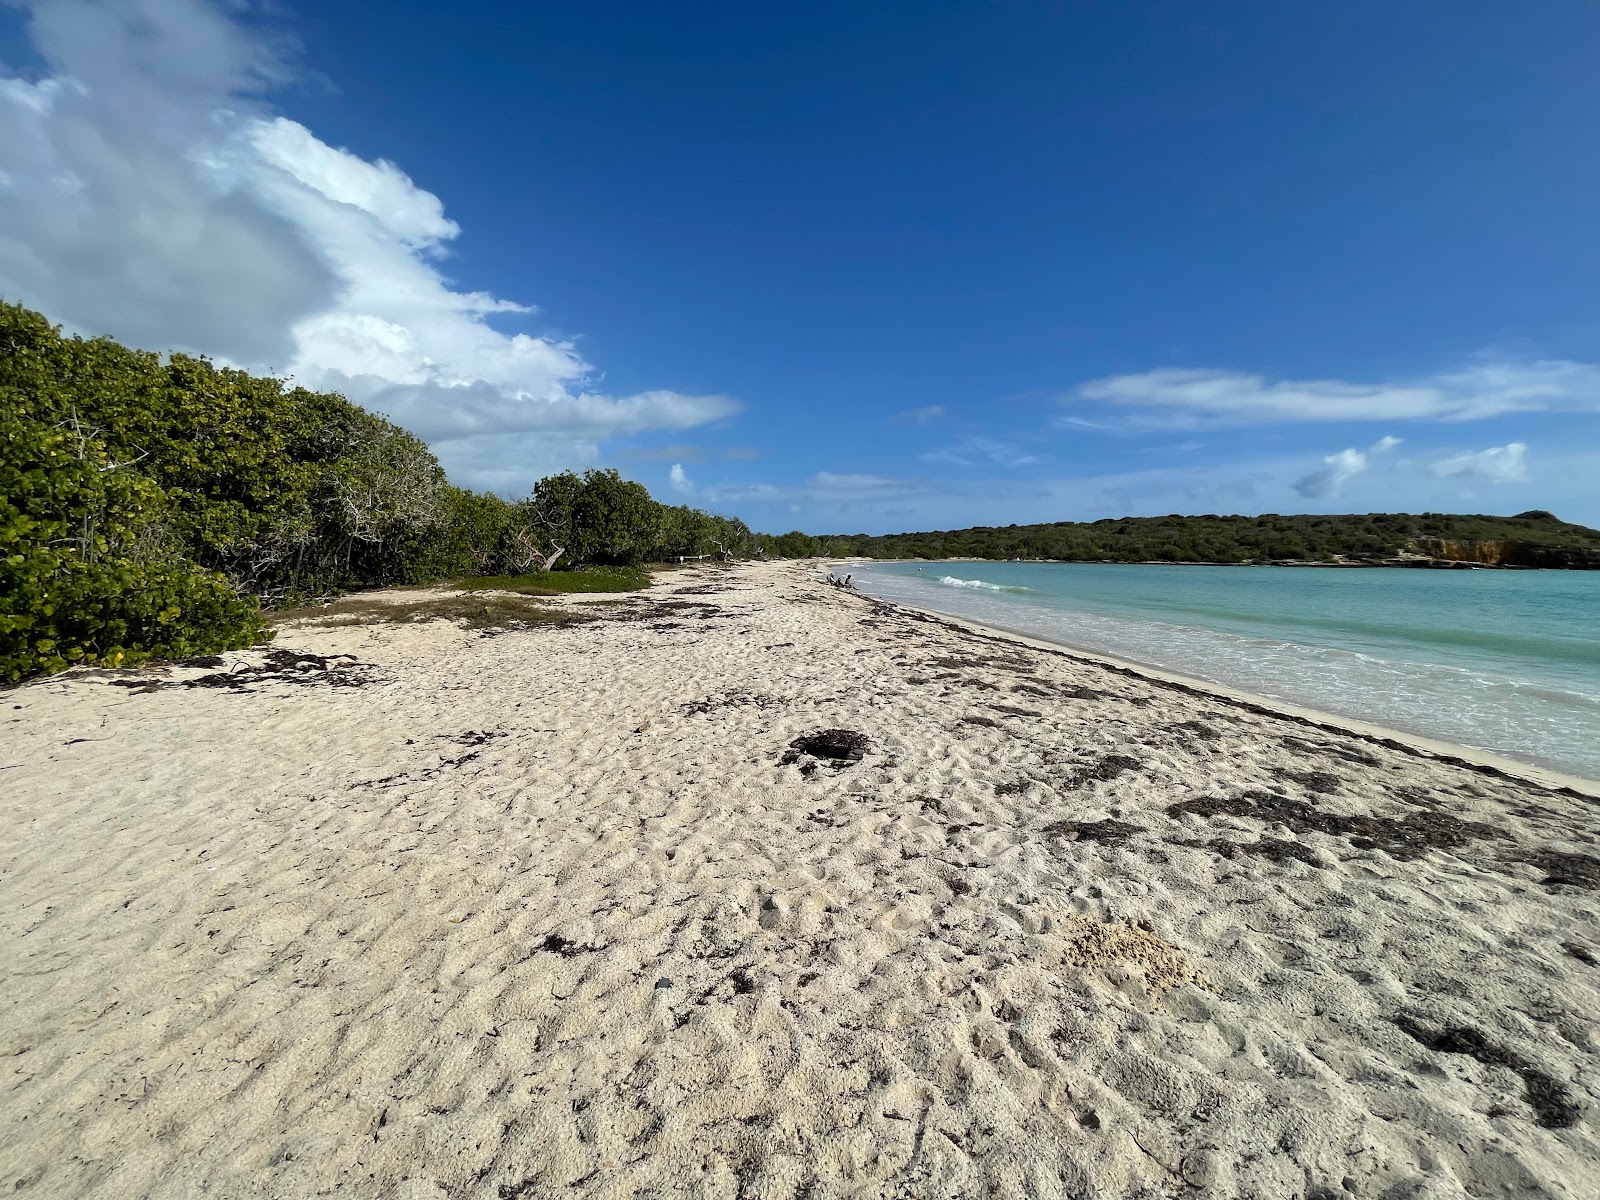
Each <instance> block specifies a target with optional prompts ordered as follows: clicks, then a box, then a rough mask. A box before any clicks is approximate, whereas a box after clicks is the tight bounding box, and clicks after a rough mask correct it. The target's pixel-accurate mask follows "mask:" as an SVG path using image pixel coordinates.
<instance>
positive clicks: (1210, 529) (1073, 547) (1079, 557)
mask: <svg viewBox="0 0 1600 1200" xmlns="http://www.w3.org/2000/svg"><path fill="white" fill-rule="evenodd" d="M802 539H805V535H803V534H786V535H784V537H783V538H782V539H778V540H779V542H780V543H782V544H784V545H785V546H786V548H787V550H788V551H789V552H790V553H798V552H799V551H800V550H802V549H803V548H804V547H803V545H802ZM808 540H809V543H810V544H811V546H812V552H813V553H817V554H825V555H834V556H839V557H843V556H847V555H862V556H865V557H869V558H988V559H1007V558H1037V559H1051V560H1057V561H1064V562H1212V563H1252V562H1333V561H1339V560H1344V561H1353V562H1367V563H1391V562H1405V561H1414V562H1416V563H1418V564H1419V565H1420V564H1422V563H1423V562H1425V561H1427V560H1434V561H1464V562H1471V563H1481V564H1485V565H1492V566H1529V567H1564V568H1578V569H1600V530H1594V529H1589V528H1587V527H1586V526H1583V525H1572V524H1568V523H1567V522H1565V521H1561V520H1558V519H1557V518H1556V517H1554V516H1553V515H1551V514H1550V513H1547V512H1542V511H1535V512H1526V513H1521V514H1519V515H1517V516H1514V517H1493V516H1455V515H1450V514H1446V513H1422V514H1420V515H1411V514H1407V513H1367V514H1351V515H1346V516H1279V515H1277V514H1275V513H1268V514H1266V515H1264V516H1259V517H1242V516H1214V515H1206V516H1196V517H1184V516H1176V515H1174V516H1168V517H1121V518H1117V519H1107V520H1103V521H1088V522H1078V521H1057V522H1054V523H1051V524H1048V525H1006V526H998V527H997V526H983V525H980V526H975V527H973V528H971V529H957V530H938V531H934V532H930V533H896V534H886V535H882V536H873V535H868V534H853V535H841V536H832V537H821V538H811V539H808Z"/></svg>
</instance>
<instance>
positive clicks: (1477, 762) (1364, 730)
mask: <svg viewBox="0 0 1600 1200" xmlns="http://www.w3.org/2000/svg"><path fill="white" fill-rule="evenodd" d="M825 561H826V563H828V564H833V563H861V564H863V565H870V564H873V563H878V562H915V561H922V562H941V561H942V562H984V561H994V560H985V559H921V560H917V559H828V560H825ZM1039 561H1045V560H1039ZM1052 561H1053V560H1052ZM1108 565H1117V566H1243V565H1247V564H1242V563H1204V564H1201V563H1193V564H1190V563H1118V564H1108ZM1259 565H1263V566H1265V565H1273V564H1259ZM1317 565H1332V564H1317ZM819 569H827V567H823V568H819ZM1516 569H1519V570H1520V569H1523V568H1516ZM1527 569H1529V570H1533V569H1537V568H1527ZM857 594H858V595H860V596H864V597H867V598H868V599H870V600H872V601H874V602H876V603H879V604H889V605H894V606H896V607H901V608H905V609H909V610H911V611H913V612H919V613H924V614H926V615H929V616H932V617H936V618H938V619H939V620H942V621H949V622H951V623H952V624H954V625H957V626H960V627H963V628H968V629H972V630H975V631H979V632H994V633H1000V634H1003V635H1004V636H1005V637H1008V638H1015V639H1017V640H1018V641H1021V642H1024V643H1027V644H1029V645H1031V646H1034V647H1035V648H1038V649H1043V650H1052V651H1055V652H1057V653H1064V654H1067V655H1068V656H1069V657H1079V658H1082V659H1083V660H1084V661H1087V662H1094V663H1099V664H1101V665H1103V666H1107V667H1110V668H1112V669H1116V670H1122V671H1127V672H1129V673H1131V674H1133V675H1136V676H1139V677H1142V678H1147V679H1150V680H1153V681H1159V682H1162V683H1165V684H1168V685H1171V686H1175V687H1180V688H1185V689H1188V690H1190V691H1193V692H1196V693H1200V694H1207V695H1214V696H1217V697H1218V698H1219V699H1224V700H1227V701H1229V702H1231V703H1235V704H1241V705H1244V706H1247V707H1253V708H1255V709H1256V710H1258V711H1260V712H1263V713H1276V714H1279V715H1281V716H1284V717H1287V718H1289V719H1291V720H1296V721H1301V722H1304V723H1306V724H1309V725H1314V726H1317V727H1319V728H1324V729H1328V730H1331V731H1338V732H1346V733H1350V734H1352V735H1354V736H1359V737H1362V738H1364V739H1366V740H1368V741H1374V742H1379V743H1381V742H1385V741H1389V742H1394V743H1398V744H1401V745H1404V746H1406V747H1407V748H1409V749H1410V750H1412V751H1413V752H1415V753H1417V754H1420V755H1424V756H1426V757H1430V758H1435V759H1439V760H1441V761H1446V762H1454V763H1458V764H1462V765H1466V766H1469V767H1472V768H1474V769H1483V770H1487V771H1494V772H1497V773H1499V774H1501V775H1504V776H1506V777H1508V778H1511V779H1516V780H1524V781H1527V782H1529V783H1533V784H1535V785H1537V786H1540V787H1547V788H1553V789H1558V790H1566V791H1569V792H1571V793H1572V794H1574V795H1582V796H1586V797H1588V798H1590V799H1597V800H1600V780H1597V779H1590V778H1588V777H1586V776H1582V775H1576V774H1573V773H1572V772H1570V771H1561V770H1557V769H1556V768H1554V767H1546V766H1542V765H1540V764H1538V763H1530V762H1525V761H1523V760H1522V759H1518V758H1512V757H1510V756H1508V755H1504V754H1496V753H1494V752H1493V751H1492V750H1483V749H1480V748H1478V747H1476V746H1467V745H1464V744H1462V743H1459V742H1452V741H1447V740H1445V739H1443V738H1435V737H1431V736H1429V735H1428V734H1424V733H1416V732H1413V731H1411V730H1406V729H1395V728H1393V727H1391V726H1388V725H1384V724H1381V723H1380V722H1377V721H1370V720H1366V719H1364V718H1361V717H1352V716H1346V715H1344V714H1342V713H1333V712H1328V711H1326V710H1324V709H1319V708H1313V707H1311V706H1309V705H1304V704H1298V703H1296V702H1295V701H1293V700H1285V699H1279V698H1277V697H1273V696H1263V695H1261V694H1260V693H1259V692H1251V691H1248V690H1246V689H1243V688H1236V687H1233V686H1231V685H1229V684H1225V683H1217V682H1214V681H1212V680H1209V679H1202V678H1199V677H1198V676H1194V675H1185V674H1183V673H1182V672H1178V671H1172V670H1169V669H1168V668H1165V667H1161V666H1158V665H1156V664H1154V663H1147V662H1143V661H1141V660H1138V659H1131V658H1123V657H1121V656H1120V655H1115V654H1108V653H1106V652H1105V651H1102V650H1095V649H1091V648H1089V647H1087V646H1079V645H1076V644H1074V643H1072V642H1066V641H1055V640H1053V639H1051V638H1045V637H1041V636H1039V635H1038V634H1033V633H1028V632H1026V631H1023V630H1020V629H1014V628H1011V627H1010V626H1006V625H1000V624H989V623H985V622H980V621H973V620H971V619H969V618H966V617H958V616H955V615H953V614H950V613H946V612H942V611H940V610H939V609H935V608H922V607H920V606H918V605H915V604H911V603H908V602H906V601H901V600H886V599H884V598H883V597H881V596H876V595H873V594H872V593H871V592H868V591H858V592H857Z"/></svg>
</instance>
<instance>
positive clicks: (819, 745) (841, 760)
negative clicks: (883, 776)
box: [778, 729, 872, 773]
mask: <svg viewBox="0 0 1600 1200" xmlns="http://www.w3.org/2000/svg"><path fill="white" fill-rule="evenodd" d="M870 749H872V740H871V739H870V738H869V737H867V735H866V734H864V733H858V732H857V731H856V730H854V729H822V730H819V731H817V732H816V733H807V734H802V735H801V736H800V737H797V738H795V739H794V741H792V742H790V743H789V749H787V750H785V751H784V753H783V757H782V758H780V759H779V760H778V765H779V766H785V767H786V766H788V765H790V764H791V763H797V762H800V761H801V759H802V758H804V757H807V756H809V757H811V758H813V759H822V760H824V761H826V762H827V764H828V765H829V766H830V767H832V768H833V769H834V770H835V771H842V770H844V769H845V768H846V767H849V766H851V765H853V764H855V763H858V762H860V761H861V760H862V758H864V757H865V756H866V753H867V751H868V750H870ZM806 765H808V764H804V763H802V765H801V770H802V771H805V768H806ZM809 765H810V767H811V770H813V771H814V770H816V764H815V763H812V764H809ZM807 773H809V772H807Z"/></svg>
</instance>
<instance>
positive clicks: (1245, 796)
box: [1167, 790, 1505, 861]
mask: <svg viewBox="0 0 1600 1200" xmlns="http://www.w3.org/2000/svg"><path fill="white" fill-rule="evenodd" d="M1185 814H1191V815H1194V816H1198V817H1217V816H1229V817H1251V818H1254V819H1255V820H1258V821H1263V822H1265V823H1266V824H1268V825H1284V826H1287V827H1288V828H1289V829H1292V830H1293V831H1294V832H1295V833H1302V834H1303V833H1327V834H1332V835H1333V836H1335V837H1347V838H1349V839H1350V844H1351V845H1353V846H1354V847H1355V848H1356V849H1358V850H1381V851H1383V852H1384V853H1385V854H1387V855H1389V856H1390V857H1391V858H1397V859H1400V860H1402V861H1409V860H1412V859H1417V858H1421V857H1422V856H1423V855H1424V854H1426V853H1427V852H1428V851H1430V850H1459V849H1460V848H1461V847H1463V846H1467V845H1470V844H1471V843H1473V842H1476V841H1481V840H1484V839H1488V838H1504V837H1505V834H1503V833H1502V832H1501V831H1500V830H1498V829H1496V828H1495V827H1494V826H1492V825H1486V824H1484V823H1483V822H1482V821H1463V820H1460V819H1459V818H1457V817H1452V816H1448V815H1446V814H1445V813H1439V812H1415V813H1411V814H1410V815H1408V816H1406V817H1403V818H1395V817H1374V816H1368V815H1365V814H1361V815H1356V816H1340V815H1339V814H1337V813H1329V812H1324V811H1322V810H1321V809H1319V808H1317V807H1315V806H1314V805H1312V804H1310V803H1308V802H1306V801H1304V800H1295V799H1292V798H1291V797H1289V796H1285V795H1282V794H1281V793H1278V792H1266V791H1259V790H1252V791H1246V792H1242V793H1240V794H1239V795H1237V796H1232V797H1220V796H1198V797H1196V798H1194V799H1192V800H1180V801H1179V802H1178V803H1176V804H1171V805H1168V806H1167V815H1168V816H1173V817H1179V816H1183V815H1185Z"/></svg>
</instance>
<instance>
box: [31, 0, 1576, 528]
mask: <svg viewBox="0 0 1600 1200" xmlns="http://www.w3.org/2000/svg"><path fill="white" fill-rule="evenodd" d="M1597 52H1600V10H1597V9H1596V8H1595V7H1594V5H1593V4H1592V3H1587V2H1585V3H1578V2H1576V0H1574V2H1570V3H1569V2H1567V0H1542V2H1541V3H1540V4H1537V5H1526V6H1524V5H1515V6H1514V5H1511V4H1507V3H1494V4H1489V3H1478V2H1473V0H1450V2H1445V0H1437V2H1434V0H1429V2H1408V0H1388V2H1386V3H1382V4H1379V3H1367V2H1365V0H1354V2H1349V3H1345V4H1341V5H1327V4H1318V5H1311V4H1301V3H1289V2H1286V3H1281V4H1275V5H1259V4H1249V5H1246V4H1229V3H1221V2H1219V3H1213V4H1208V5H1195V4H1187V3H1137V2H1130V0H1121V2H1118V3H1096V4H1063V3H1053V4H1043V3H1040V4H1031V3H1013V4H993V3H987V4H979V3H971V4H942V5H941V4H928V3H921V4H889V3H861V2H859V0H858V2H856V3H850V4H832V3H814V4H810V5H803V6H777V5H751V4H698V5H686V4H607V3H592V4H583V5H572V4H560V5H558V4H542V3H518V4H509V3H505V4H502V3H473V2H463V3H457V4H455V5H451V6H448V7H447V8H446V7H441V6H438V5H424V4H420V3H416V4H413V3H405V2H395V0H390V2H388V3H386V4H384V5H383V6H382V12H381V19H379V18H378V16H377V14H376V12H375V10H374V8H373V7H372V6H368V5H357V4H350V3H334V4H318V5H311V4H300V3H284V2H282V0H279V2H278V3H275V4H274V5H273V6H272V7H271V8H270V9H258V8H251V7H247V6H241V5H237V4H222V3H217V2H213V0H124V2H116V3H113V2H109V0H106V2H87V0H42V2H40V3H24V4H22V5H20V6H14V7H10V8H6V9H0V64H3V66H0V294H4V295H5V296H6V297H7V298H10V299H16V300H21V301H23V302H24V303H28V304H31V305H33V306H35V307H38V308H40V309H42V310H43V311H45V312H46V313H47V314H49V315H50V316H51V317H52V318H53V319H55V320H58V321H61V322H63V323H64V324H66V325H67V326H68V327H69V328H71V329H74V330H79V331H83V332H94V333H98V332H109V333H112V334H114V335H116V336H118V337H122V338H124V339H126V340H130V341H134V342H137V343H139V344H142V345H147V346H152V347H158V348H181V349H187V350H192V351H199V352H204V353H209V354H212V355H214V356H216V357H219V358H221V359H224V360H226V361H229V362H235V363H238V364H240V365H242V366H247V367H251V368H253V369H260V370H270V371H275V372H278V373H283V374H293V375H294V376H295V377H296V378H297V379H300V380H302V381H305V382H307V383H309V384H312V385H314V386H320V387H329V388H333V389H336V390H342V391H345V392H346V393H347V394H350V395H351V396H352V398H354V399H357V400H358V401H360V402H361V403H364V404H367V405H369V406H370V407H373V408H376V409H379V410H381V411H384V412H386V413H388V414H390V415H391V416H393V417H394V418H395V419H397V420H400V421H401V422H402V423H405V424H407V425H408V426H410V427H412V428H414V429H416V430H417V431H418V432H419V433H421V434H423V435H424V436H425V437H427V438H428V439H429V440H430V442H431V443H432V444H433V445H434V447H435V449H436V450H437V451H438V453H439V454H440V456H441V458H442V459H443V460H444V462H445V463H446V465H447V466H448V467H449V469H450V471H451V473H452V477H453V478H456V479H457V480H458V481H459V482H463V483H466V484H469V485H472V486H479V487H493V488H496V489H499V490H502V491H505V492H508V493H513V494H514V493H516V492H517V491H519V490H524V489H526V487H527V486H528V484H529V483H530V482H531V481H532V480H533V479H535V478H537V477H538V476H540V475H542V474H545V473H548V472H549V471H551V470H556V469H561V468H565V467H574V468H583V467H587V466H593V465H602V466H615V467H617V468H619V469H620V470H622V471H623V472H624V473H625V474H628V475H630V476H632V477H635V478H637V479H639V480H641V481H642V482H644V483H645V484H647V485H648V486H649V487H650V488H651V490H652V491H653V492H655V493H656V494H657V495H659V496H661V497H662V498H664V499H678V500H684V501H686V502H689V503H693V504H695V505H697V506H700V507H706V508H712V509H716V510H718V511H723V512H731V513H735V514H737V515H740V516H743V517H744V518H746V519H747V520H748V521H750V522H751V524H752V525H754V526H756V527H757V528H762V529H769V530H774V531H777V530H782V529H787V528H792V527H799V528H803V529H807V530H811V531H814V532H824V531H856V530H869V531H884V530H894V529H906V528H933V527H944V528H949V527H955V526H961V525H969V524H1004V523H1009V522H1013V521H1014V522H1019V523H1021V522H1031V521H1045V520H1063V519H1095V518H1098V517H1103V516H1117V515H1123V514H1126V513H1135V514H1155V513H1168V512H1249V513H1253V512H1262V511H1270V512H1294V511H1312V512H1318V511H1321V512H1342V511H1377V510H1399V509H1409V510H1412V511H1421V510H1426V509H1431V510H1455V511H1486V512H1515V511H1519V510H1521V509H1525V508H1530V507H1545V508H1550V509H1553V510H1554V511H1556V512H1557V513H1558V514H1559V515H1561V516H1563V517H1566V518H1568V519H1572V520H1580V521H1584V522H1587V523H1591V524H1600V485H1597V484H1596V482H1595V481H1596V479H1597V478H1600V420H1597V415H1600V366H1596V365H1595V364H1597V363H1600V288H1597V286H1596V281H1597V280H1600V222H1597V216H1600V207H1597V197H1600V153H1597V151H1600V145H1597V141H1600V139H1597V136H1596V130H1597V129H1600V124H1597V116H1600V71H1597V70H1595V68H1594V64H1595V62H1596V61H1600V53H1597Z"/></svg>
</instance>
